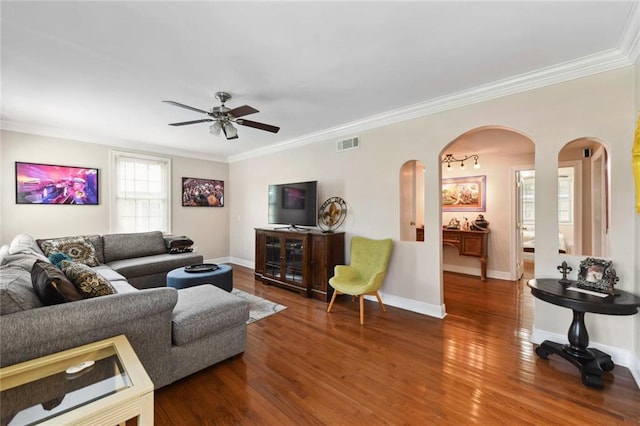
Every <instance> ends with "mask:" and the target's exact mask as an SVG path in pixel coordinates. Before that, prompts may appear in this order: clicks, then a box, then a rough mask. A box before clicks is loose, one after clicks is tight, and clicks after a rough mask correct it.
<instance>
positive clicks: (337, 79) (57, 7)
mask: <svg viewBox="0 0 640 426" xmlns="http://www.w3.org/2000/svg"><path fill="white" fill-rule="evenodd" d="M1 7H2V9H1V11H0V12H1V19H2V39H1V47H2V63H1V65H2V74H1V78H2V115H1V120H2V122H1V123H2V128H3V129H7V130H15V131H25V132H30V133H35V134H44V135H50V136H57V137H65V138H72V139H80V140H85V141H91V142H98V143H105V144H110V145H116V146H129V147H131V148H145V147H149V145H155V148H154V149H156V150H165V151H166V152H173V153H182V154H183V155H188V156H193V155H196V156H201V157H203V158H211V159H221V160H224V161H226V160H229V159H230V160H232V161H233V160H234V159H237V158H242V156H247V155H255V154H256V153H257V152H264V151H265V150H269V149H273V148H274V146H276V147H278V146H280V147H282V146H287V145H288V144H295V143H298V142H304V141H307V142H308V141H312V140H313V139H314V137H315V138H318V137H324V138H325V139H326V138H327V137H335V138H336V139H338V137H339V136H340V135H341V134H342V135H348V134H350V133H352V132H355V131H357V130H361V129H363V128H370V127H375V126H377V125H380V124H384V123H385V122H390V121H394V120H395V121H398V120H402V119H406V118H411V117H412V116H417V115H421V114H426V113H429V112H432V111H435V110H438V109H440V110H442V109H446V108H450V107H454V106H458V105H460V104H464V103H465V102H473V101H477V100H479V99H482V98H483V97H484V98H488V97H495V96H499V95H501V94H505V93H510V92H511V93H513V92H516V91H523V90H528V89H530V88H533V87H537V86H541V85H544V84H549V83H552V82H557V81H563V80H566V79H569V78H575V77H578V76H581V75H587V74H589V73H594V72H599V71H603V70H606V69H613V68H617V67H621V66H625V65H629V64H631V63H633V61H634V60H636V58H637V55H638V50H639V49H640V47H639V45H640V42H639V41H638V39H639V36H638V33H639V32H640V30H639V27H640V6H639V5H638V2H637V1H635V2H634V1H627V2H606V1H601V2H594V1H591V2H576V1H570V2H551V1H547V2H481V1H475V2H461V3H458V2H407V3H399V2H342V3H338V2H277V3H276V2H179V1H174V2H149V1H129V2H40V3H35V2H6V1H2V5H1ZM514 77H516V78H514ZM220 90H225V91H228V92H230V93H231V94H232V95H233V99H232V100H231V101H229V102H227V106H228V107H231V108H234V107H237V106H240V105H244V104H248V105H251V106H253V107H255V108H257V109H258V110H260V112H259V113H257V114H254V115H251V116H248V117H247V118H248V119H250V120H254V121H259V122H263V123H268V124H273V125H277V126H280V127H281V130H280V132H279V133H278V134H272V133H268V132H263V131H259V130H256V129H252V128H247V127H242V126H238V127H239V135H240V138H239V139H236V140H233V141H227V140H225V139H224V138H220V137H215V136H213V135H211V134H210V133H209V132H208V125H207V123H203V124H195V125H191V126H184V127H170V126H168V125H167V124H168V123H172V122H177V121H188V120H196V119H199V118H205V117H204V116H202V115H200V114H198V113H196V112H193V111H189V110H186V109H181V108H177V107H175V106H171V105H168V104H165V103H162V102H161V101H162V100H165V99H168V100H173V101H177V102H180V103H184V104H187V105H191V106H193V107H196V108H199V109H205V110H209V109H210V108H211V107H212V106H215V105H217V104H218V101H216V100H215V99H214V93H215V92H217V91H220Z"/></svg>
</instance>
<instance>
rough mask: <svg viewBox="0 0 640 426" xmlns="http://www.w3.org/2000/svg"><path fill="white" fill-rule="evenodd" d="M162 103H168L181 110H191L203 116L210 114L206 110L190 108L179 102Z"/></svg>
mask: <svg viewBox="0 0 640 426" xmlns="http://www.w3.org/2000/svg"><path fill="white" fill-rule="evenodd" d="M162 102H166V103H168V104H171V105H175V106H177V107H180V108H186V109H190V110H191V111H195V112H201V113H203V114H209V113H208V112H207V111H205V110H203V109H198V108H194V107H190V106H189V105H185V104H181V103H179V102H174V101H162Z"/></svg>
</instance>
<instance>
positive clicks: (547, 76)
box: [229, 49, 632, 163]
mask: <svg viewBox="0 0 640 426" xmlns="http://www.w3.org/2000/svg"><path fill="white" fill-rule="evenodd" d="M631 64H632V62H631V61H630V60H629V57H628V56H627V55H624V54H622V53H621V52H620V50H618V49H611V50H607V51H605V52H601V53H598V54H594V55H590V56H585V57H583V58H580V59H578V60H575V61H571V62H565V63H563V64H559V65H555V66H553V67H548V68H543V69H540V70H536V71H533V72H530V73H525V74H520V75H517V76H515V77H510V78H507V79H503V80H499V81H496V82H493V83H490V84H486V85H482V86H478V87H475V88H473V89H470V90H465V91H461V92H456V93H453V94H451V95H447V96H442V97H439V98H435V99H432V100H429V101H427V102H422V103H419V104H414V105H411V106H408V107H404V108H399V109H396V110H392V111H388V112H385V113H381V114H376V115H373V116H370V117H367V118H364V119H362V120H356V121H352V122H349V123H344V124H341V125H339V126H335V127H331V128H329V129H326V130H323V131H320V132H315V133H312V134H309V135H305V136H302V137H299V138H294V139H289V140H286V141H282V142H279V143H276V144H273V145H269V146H268V147H264V148H261V149H257V150H253V151H249V152H246V153H242V154H238V155H233V156H230V157H229V162H230V163H233V162H236V161H242V160H246V159H249V158H254V157H261V156H263V155H267V154H271V153H275V152H278V151H283V150H286V149H291V148H295V147H299V146H303V145H307V144H310V143H315V142H320V141H327V140H331V139H336V140H337V139H340V138H342V137H344V136H346V135H348V134H354V133H358V132H362V131H366V130H371V129H375V128H378V127H383V126H388V125H390V124H395V123H399V122H403V121H407V120H412V119H415V118H419V117H424V116H427V115H431V114H435V113H438V112H443V111H447V110H451V109H455V108H461V107H464V106H467V105H473V104H476V103H479V102H485V101H489V100H492V99H496V98H501V97H504V96H508V95H514V94H517V93H522V92H526V91H529V90H533V89H538V88H541V87H545V86H549V85H552V84H557V83H562V82H566V81H569V80H574V79H578V78H582V77H587V76H590V75H593V74H598V73H601V72H605V71H611V70H614V69H618V68H622V67H625V66H629V65H631Z"/></svg>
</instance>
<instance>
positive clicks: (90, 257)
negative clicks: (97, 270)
mask: <svg viewBox="0 0 640 426" xmlns="http://www.w3.org/2000/svg"><path fill="white" fill-rule="evenodd" d="M40 248H42V251H43V252H44V254H45V256H47V257H48V256H50V255H51V254H52V253H55V252H62V253H65V254H66V255H67V256H69V257H70V258H71V259H72V260H73V261H74V262H80V263H84V264H85V265H87V266H98V258H97V256H96V249H95V248H94V247H93V244H91V242H90V241H89V240H88V239H87V238H85V237H83V236H79V237H65V238H55V239H52V240H44V241H40Z"/></svg>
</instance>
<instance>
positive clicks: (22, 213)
mask: <svg viewBox="0 0 640 426" xmlns="http://www.w3.org/2000/svg"><path fill="white" fill-rule="evenodd" d="M0 135H1V142H0V143H1V146H0V165H1V172H0V173H1V176H2V185H1V187H0V191H2V192H1V194H0V195H1V196H2V198H1V199H2V207H1V208H0V211H1V213H0V218H2V219H3V220H2V223H1V224H0V238H1V239H0V243H2V244H8V243H9V242H10V241H11V239H12V238H13V237H14V236H15V235H17V234H19V233H22V232H26V233H28V234H31V235H33V236H34V237H36V238H47V237H62V236H67V235H79V234H106V233H109V232H110V230H109V204H110V196H111V188H110V183H111V180H110V177H109V161H110V156H109V152H110V150H111V149H117V150H120V151H122V148H114V147H109V146H106V145H97V144H91V143H82V142H77V141H70V140H64V139H56V138H49V137H45V136H36V135H30V134H25V133H16V132H7V131H3V132H2V133H1V134H0ZM151 154H153V153H151ZM159 155H162V154H159ZM168 157H170V158H171V167H172V172H171V187H172V202H171V205H172V207H171V219H172V220H171V222H172V224H171V225H172V229H171V230H172V232H173V233H174V234H180V235H182V234H184V235H188V236H189V237H191V238H192V239H193V240H194V242H195V245H196V246H197V247H198V252H199V253H202V255H203V256H204V257H205V259H214V258H221V257H226V256H228V254H229V227H228V223H229V209H228V208H227V207H222V208H196V207H182V206H181V204H182V197H181V192H182V189H181V186H182V179H181V178H182V177H183V176H185V177H200V178H209V179H220V180H224V181H225V183H226V182H228V180H229V179H228V176H229V166H228V164H225V163H218V162H213V161H203V160H196V159H190V158H185V157H177V156H168ZM15 161H27V162H34V163H47V164H60V165H71V166H86V167H95V168H98V169H99V185H100V193H99V197H100V204H99V205H98V206H72V205H24V204H21V205H17V204H16V203H15V165H14V164H15ZM225 195H226V194H225ZM229 200H230V198H228V197H225V203H228V202H229Z"/></svg>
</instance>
